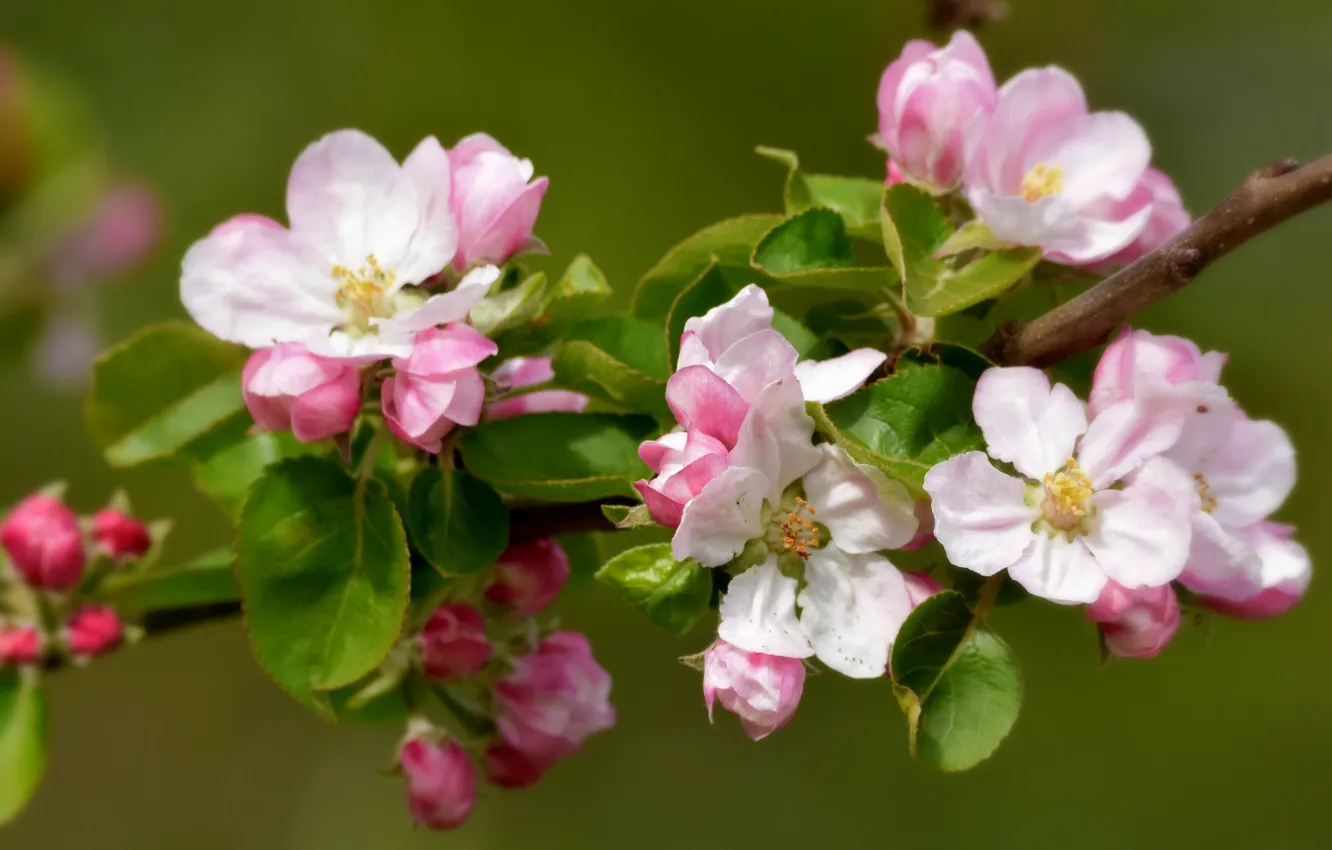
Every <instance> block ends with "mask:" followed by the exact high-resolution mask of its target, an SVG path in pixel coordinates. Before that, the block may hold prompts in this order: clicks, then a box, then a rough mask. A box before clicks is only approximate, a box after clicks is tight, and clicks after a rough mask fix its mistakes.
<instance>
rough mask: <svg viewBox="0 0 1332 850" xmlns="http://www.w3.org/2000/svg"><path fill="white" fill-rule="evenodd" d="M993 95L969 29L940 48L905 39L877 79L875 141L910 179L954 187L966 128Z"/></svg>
mask: <svg viewBox="0 0 1332 850" xmlns="http://www.w3.org/2000/svg"><path fill="white" fill-rule="evenodd" d="M997 97H998V95H997V93H996V89H995V84H994V74H993V73H991V71H990V63H989V61H988V60H987V59H986V58H985V51H984V50H982V49H981V46H980V45H979V44H978V43H977V42H976V39H975V38H973V37H972V35H971V33H968V32H965V31H960V32H957V33H955V34H954V35H953V39H952V41H950V42H949V43H948V45H947V46H946V47H941V48H936V47H935V46H934V45H932V44H930V43H929V42H926V41H912V42H909V43H908V44H907V46H906V48H905V49H903V51H902V55H901V56H900V57H899V58H898V59H897V61H896V62H893V64H891V65H889V66H888V68H887V70H885V71H884V72H883V78H882V79H881V80H880V81H879V97H878V100H879V137H878V139H879V142H880V144H882V145H883V146H884V147H885V148H887V149H888V152H889V153H890V154H892V157H893V161H894V162H896V163H897V165H898V167H899V168H901V170H902V173H903V174H904V175H905V176H906V178H907V179H908V180H911V181H913V182H916V183H921V184H924V185H925V186H927V187H929V188H931V189H933V190H936V191H942V190H947V189H952V188H954V187H956V186H957V184H958V183H959V181H961V179H962V166H963V163H964V160H965V154H966V140H967V130H968V128H969V127H970V126H971V124H972V122H973V121H975V120H976V118H977V117H978V116H983V115H986V114H988V113H989V112H990V111H992V110H993V109H994V105H995V100H996V98H997Z"/></svg>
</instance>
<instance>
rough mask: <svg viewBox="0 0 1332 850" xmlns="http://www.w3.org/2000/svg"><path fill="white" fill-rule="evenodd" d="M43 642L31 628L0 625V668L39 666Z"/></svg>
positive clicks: (40, 635)
mask: <svg viewBox="0 0 1332 850" xmlns="http://www.w3.org/2000/svg"><path fill="white" fill-rule="evenodd" d="M44 643H45V641H44V640H43V638H42V633H41V632H39V631H38V630H37V629H36V628H35V627H33V626H4V625H0V667H20V666H29V665H33V664H39V663H41V660H42V649H43V644H44Z"/></svg>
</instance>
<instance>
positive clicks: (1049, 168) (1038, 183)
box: [1020, 162, 1064, 204]
mask: <svg viewBox="0 0 1332 850" xmlns="http://www.w3.org/2000/svg"><path fill="white" fill-rule="evenodd" d="M1020 191H1021V194H1022V200H1024V201H1026V202H1027V203H1029V204H1034V203H1036V202H1037V201H1039V200H1040V199H1041V198H1049V197H1053V196H1054V195H1061V194H1063V192H1064V169H1062V168H1060V167H1059V166H1057V165H1046V164H1045V163H1043V162H1038V163H1036V165H1035V166H1034V167H1033V168H1032V169H1031V171H1028V172H1027V175H1026V176H1025V177H1023V178H1022V188H1021V190H1020Z"/></svg>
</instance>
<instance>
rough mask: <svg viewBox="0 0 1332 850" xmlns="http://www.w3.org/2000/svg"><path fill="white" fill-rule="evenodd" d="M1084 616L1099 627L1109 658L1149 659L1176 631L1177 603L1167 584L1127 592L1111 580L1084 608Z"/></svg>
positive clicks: (1163, 647)
mask: <svg viewBox="0 0 1332 850" xmlns="http://www.w3.org/2000/svg"><path fill="white" fill-rule="evenodd" d="M1087 616H1088V617H1089V618H1090V619H1092V620H1095V621H1096V623H1097V624H1098V625H1099V627H1100V629H1101V635H1102V636H1103V638H1104V639H1105V648H1106V649H1107V650H1109V652H1110V653H1111V654H1112V655H1117V656H1119V657H1120V658H1151V657H1153V656H1155V655H1157V654H1158V653H1159V652H1160V651H1161V650H1163V649H1165V646H1166V644H1168V643H1170V640H1171V638H1173V637H1174V636H1175V633H1176V632H1178V631H1179V600H1178V599H1176V598H1175V591H1174V588H1172V587H1171V586H1170V585H1168V584H1167V585H1162V586H1161V587H1140V588H1137V589H1136V590H1129V589H1128V588H1126V587H1124V586H1123V585H1121V584H1119V583H1117V582H1115V581H1111V582H1109V583H1108V584H1106V586H1105V589H1104V590H1102V591H1101V596H1100V598H1098V599H1097V600H1096V601H1095V602H1093V603H1091V604H1090V605H1088V606H1087Z"/></svg>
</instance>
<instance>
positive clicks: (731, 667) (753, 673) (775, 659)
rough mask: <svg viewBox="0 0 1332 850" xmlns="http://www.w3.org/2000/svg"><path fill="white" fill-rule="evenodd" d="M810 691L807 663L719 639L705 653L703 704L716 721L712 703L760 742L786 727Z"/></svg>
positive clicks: (710, 717)
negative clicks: (801, 700) (723, 709)
mask: <svg viewBox="0 0 1332 850" xmlns="http://www.w3.org/2000/svg"><path fill="white" fill-rule="evenodd" d="M804 688H805V663H804V662H803V661H801V660H800V659H799V658H782V657H780V656H777V655H764V654H763V653H761V652H746V651H745V650H743V649H740V648H739V647H736V646H732V645H731V644H729V643H727V642H726V641H724V640H722V639H721V638H718V639H717V642H716V643H714V644H713V645H712V646H711V647H709V648H708V651H707V652H706V653H704V655H703V700H704V701H705V702H706V703H707V705H708V719H712V705H713V702H714V701H715V700H720V701H721V704H722V708H725V709H726V710H727V711H729V712H731V713H732V714H735V715H736V716H738V717H739V718H740V726H741V727H742V728H743V729H744V730H745V734H746V735H748V736H749V737H750V738H751V739H752V740H755V741H760V740H762V739H764V738H766V737H768V736H769V735H771V734H772V733H773V732H776V731H777V730H778V729H780V728H782V727H783V726H785V725H786V724H787V722H788V721H789V720H790V719H791V717H792V715H794V714H795V710H796V707H797V706H798V705H800V694H801V692H802V691H803V690H804Z"/></svg>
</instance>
